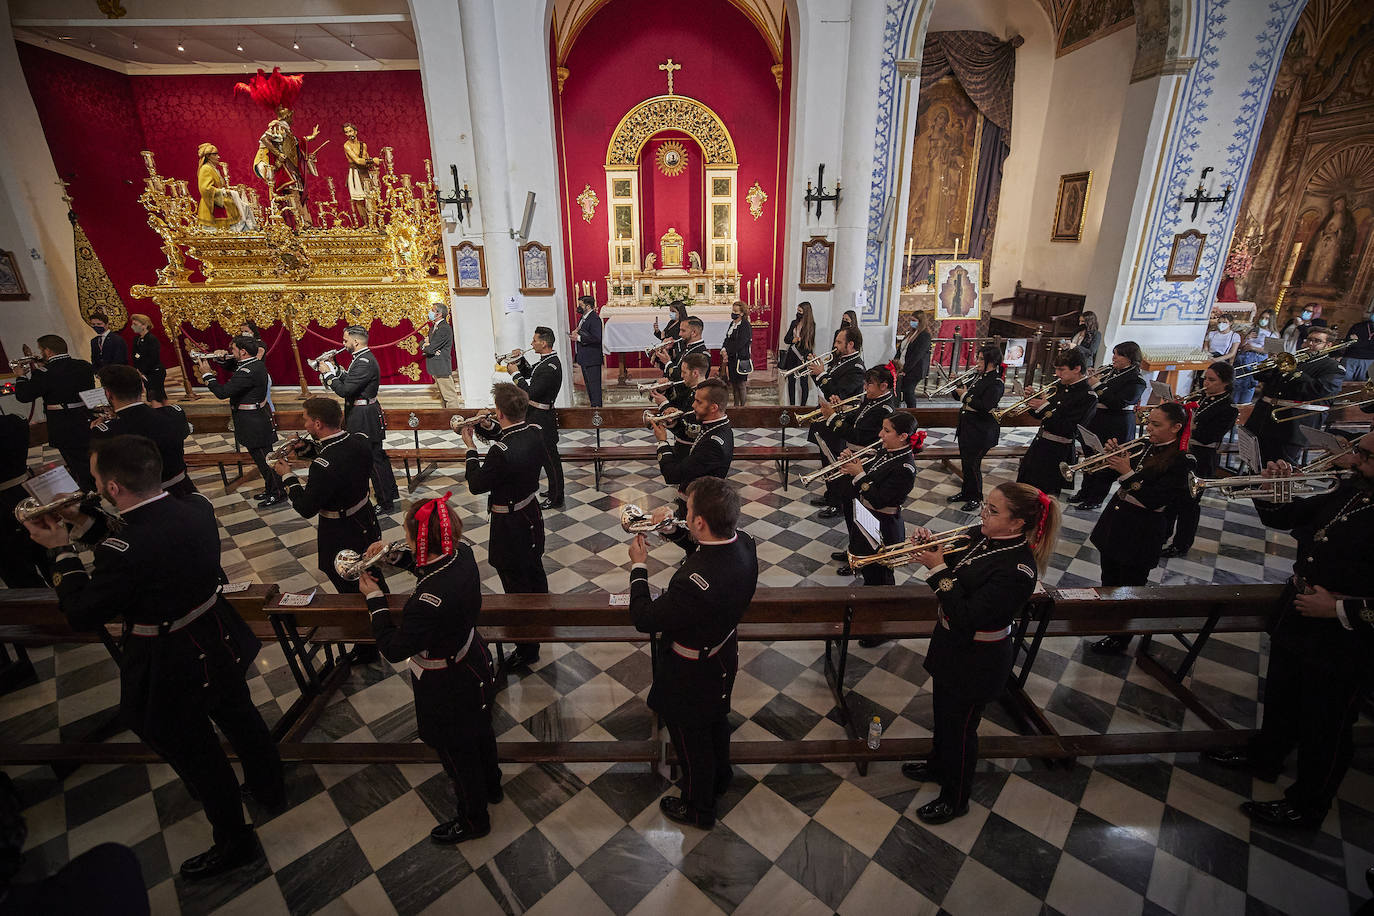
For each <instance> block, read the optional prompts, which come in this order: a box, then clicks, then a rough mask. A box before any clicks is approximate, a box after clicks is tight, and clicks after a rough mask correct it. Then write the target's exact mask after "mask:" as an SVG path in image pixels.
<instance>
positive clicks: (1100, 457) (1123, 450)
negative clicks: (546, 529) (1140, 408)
mask: <svg viewBox="0 0 1374 916" xmlns="http://www.w3.org/2000/svg"><path fill="white" fill-rule="evenodd" d="M1149 444H1150V437H1149V436H1141V437H1140V438H1139V439H1132V440H1131V441H1130V442H1127V443H1125V444H1124V445H1118V446H1117V447H1116V448H1111V449H1104V450H1103V451H1100V452H1098V453H1097V454H1096V455H1092V456H1090V457H1088V458H1084V459H1083V460H1082V461H1080V462H1078V463H1077V464H1069V463H1068V462H1067V461H1061V462H1059V473H1060V474H1062V475H1064V479H1065V480H1067V481H1069V482H1070V483H1072V482H1073V475H1074V474H1075V473H1077V472H1078V471H1082V472H1083V473H1084V474H1091V473H1093V472H1094V471H1101V470H1103V469H1105V468H1106V467H1107V465H1108V464H1109V463H1110V462H1111V460H1112V459H1113V458H1115V457H1116V456H1118V455H1134V454H1135V453H1136V452H1138V451H1140V450H1141V449H1142V448H1144V447H1145V446H1147V445H1149Z"/></svg>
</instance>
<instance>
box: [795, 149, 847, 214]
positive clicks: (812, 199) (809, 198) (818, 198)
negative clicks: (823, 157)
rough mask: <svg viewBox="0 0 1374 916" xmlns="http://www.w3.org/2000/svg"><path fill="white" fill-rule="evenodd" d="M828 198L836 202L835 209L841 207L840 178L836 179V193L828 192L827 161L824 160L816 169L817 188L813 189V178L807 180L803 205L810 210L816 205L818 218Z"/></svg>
mask: <svg viewBox="0 0 1374 916" xmlns="http://www.w3.org/2000/svg"><path fill="white" fill-rule="evenodd" d="M827 200H833V201H834V202H835V211H836V212H839V209H840V179H839V178H836V179H835V191H834V193H831V194H827V193H826V191H825V163H824V162H822V163H821V164H820V166H818V167H817V169H816V189H815V190H814V191H813V190H812V189H811V180H810V179H807V182H806V196H805V197H803V198H802V204H803V206H804V207H805V208H806V209H807V210H808V211H809V210H810V209H811V204H813V203H814V204H815V205H816V219H820V218H821V204H822V203H824V202H825V201H827Z"/></svg>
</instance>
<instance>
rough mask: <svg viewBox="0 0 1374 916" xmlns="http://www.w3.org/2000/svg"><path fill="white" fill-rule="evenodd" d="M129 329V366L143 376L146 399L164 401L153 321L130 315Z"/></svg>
mask: <svg viewBox="0 0 1374 916" xmlns="http://www.w3.org/2000/svg"><path fill="white" fill-rule="evenodd" d="M129 328H130V330H132V331H133V332H134V347H133V353H132V354H130V356H129V365H131V366H133V367H134V368H135V369H137V370H138V374H139V375H141V376H143V387H144V388H146V389H147V390H148V399H149V400H151V401H165V400H166V399H167V393H166V390H165V387H166V383H167V368H166V367H165V366H163V365H162V341H160V340H158V339H157V337H155V336H154V335H153V320H152V319H151V318H149V317H148V316H147V315H130V316H129ZM164 470H166V469H165V468H164Z"/></svg>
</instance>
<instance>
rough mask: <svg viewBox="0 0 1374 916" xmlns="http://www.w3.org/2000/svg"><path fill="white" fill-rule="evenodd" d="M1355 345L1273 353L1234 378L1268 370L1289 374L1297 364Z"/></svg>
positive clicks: (1351, 341)
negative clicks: (1313, 350)
mask: <svg viewBox="0 0 1374 916" xmlns="http://www.w3.org/2000/svg"><path fill="white" fill-rule="evenodd" d="M1353 343H1355V341H1353V340H1345V341H1341V342H1340V343H1338V344H1332V345H1331V346H1329V347H1322V348H1321V349H1320V350H1318V351H1316V352H1315V353H1314V352H1312V351H1311V350H1299V351H1298V352H1297V353H1287V352H1285V353H1275V354H1274V355H1273V356H1271V357H1269V358H1268V359H1262V360H1260V361H1259V362H1257V363H1253V364H1251V365H1249V366H1246V367H1245V368H1244V369H1242V370H1241V371H1240V372H1237V373H1236V374H1235V377H1236V378H1248V377H1249V376H1252V375H1255V374H1257V373H1260V372H1267V371H1268V370H1270V369H1278V370H1279V371H1280V372H1283V373H1285V374H1286V373H1289V372H1292V371H1294V370H1296V369H1297V368H1298V364H1299V363H1305V362H1307V361H1308V360H1312V359H1321V358H1322V357H1323V356H1330V355H1331V354H1332V353H1335V352H1336V351H1337V350H1344V349H1345V348H1346V347H1348V346H1350V345H1351V344H1353Z"/></svg>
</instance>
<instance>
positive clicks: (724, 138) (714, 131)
mask: <svg viewBox="0 0 1374 916" xmlns="http://www.w3.org/2000/svg"><path fill="white" fill-rule="evenodd" d="M665 130H680V131H682V132H683V133H685V134H687V135H688V136H689V137H691V138H692V139H693V140H695V141H696V142H697V145H699V146H700V147H701V153H702V157H703V159H704V160H705V165H706V167H707V168H713V167H724V166H736V165H738V164H739V160H738V159H737V158H736V156H735V143H734V140H732V139H731V138H730V131H728V130H727V129H726V127H725V123H724V122H723V121H721V119H720V116H719V115H717V114H716V113H715V112H714V111H712V110H711V109H710V108H709V107H707V106H706V105H704V104H703V103H701V102H698V101H697V100H696V99H693V98H689V97H688V96H685V95H660V96H655V97H654V98H651V99H645V100H644V101H643V102H640V103H639V104H638V105H636V106H635V107H634V108H631V109H630V110H629V112H628V113H627V114H626V115H625V117H623V118H621V119H620V124H618V125H617V126H616V129H615V133H614V134H612V135H611V142H610V145H609V146H608V147H607V149H606V167H607V168H617V169H622V168H632V167H634V166H637V165H638V164H639V154H640V152H641V151H642V150H643V149H644V144H645V143H647V142H648V141H649V138H650V137H652V136H653V135H654V134H657V133H660V132H662V131H665Z"/></svg>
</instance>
